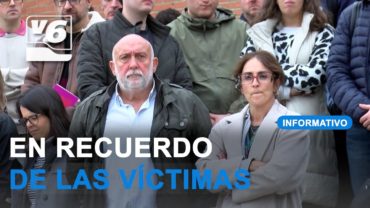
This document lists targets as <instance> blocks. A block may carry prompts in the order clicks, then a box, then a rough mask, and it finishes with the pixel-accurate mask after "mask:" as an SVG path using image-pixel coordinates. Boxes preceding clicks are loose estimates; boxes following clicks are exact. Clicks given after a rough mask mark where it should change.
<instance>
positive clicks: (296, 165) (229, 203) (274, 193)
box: [197, 101, 309, 208]
mask: <svg viewBox="0 0 370 208" xmlns="http://www.w3.org/2000/svg"><path fill="white" fill-rule="evenodd" d="M283 115H296V114H295V113H293V112H291V111H288V110H287V109H286V108H285V107H284V106H283V105H281V104H280V103H279V102H277V101H275V103H274V105H273V106H272V107H271V109H270V111H269V112H268V114H267V115H266V117H265V118H264V120H263V121H262V123H261V125H260V127H259V129H258V130H257V133H256V135H255V138H254V142H253V144H252V147H251V150H250V153H249V157H248V158H246V159H243V158H244V143H245V141H244V138H243V136H242V132H243V125H245V127H246V129H249V127H250V122H251V121H250V119H249V118H250V115H249V105H247V106H246V107H245V108H244V109H243V110H242V111H241V112H239V113H236V114H233V115H231V116H228V117H226V118H224V119H223V120H221V121H220V122H219V123H217V125H216V126H214V128H213V129H212V131H211V134H210V136H209V139H210V140H211V142H212V153H211V155H210V156H209V157H207V158H201V159H199V160H198V161H197V167H198V169H202V168H207V169H211V170H212V173H213V174H215V173H217V172H218V171H219V170H221V169H224V170H226V172H227V173H228V176H229V178H230V181H231V183H234V182H235V180H236V179H235V177H234V173H235V170H236V169H238V168H242V169H246V170H248V167H249V165H250V163H251V161H252V160H253V159H255V160H260V161H263V162H265V163H266V164H265V165H264V166H263V167H260V168H259V169H257V170H256V171H254V172H251V173H250V182H251V186H250V188H249V189H247V190H237V189H235V188H234V189H233V190H231V191H230V190H219V192H220V195H219V198H218V202H217V207H227V208H229V207H240V208H241V207H248V208H253V207H261V208H262V207H263V208H270V207H271V208H276V207H284V208H290V207H291V208H299V207H301V206H302V205H301V204H302V184H303V178H304V173H305V171H306V168H307V164H308V159H309V136H308V132H307V131H305V130H281V129H279V128H278V126H277V124H276V122H277V120H278V118H279V117H280V116H283ZM245 118H246V119H245ZM243 120H245V122H246V123H245V124H243ZM219 155H224V156H226V159H225V160H219V159H218V158H219ZM214 182H215V181H214V178H212V183H214Z"/></svg>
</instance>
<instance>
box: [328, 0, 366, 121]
mask: <svg viewBox="0 0 370 208" xmlns="http://www.w3.org/2000/svg"><path fill="white" fill-rule="evenodd" d="M351 15H352V6H350V7H348V8H347V9H346V10H344V12H343V13H342V15H341V17H340V19H339V22H338V26H337V30H336V33H335V36H334V40H333V42H332V46H331V47H332V48H331V50H330V55H329V59H328V64H327V73H328V87H329V91H330V94H331V95H332V96H333V99H334V102H335V103H336V104H337V105H338V106H339V108H340V109H342V111H343V112H344V113H345V114H346V115H349V116H351V117H352V118H353V119H354V121H357V122H358V120H359V118H360V117H361V116H362V115H364V113H365V111H364V110H362V109H361V108H359V106H358V105H359V104H360V103H363V104H370V66H369V62H370V59H369V57H370V51H369V50H370V21H369V20H370V5H369V2H368V1H363V5H362V7H361V10H360V13H359V14H358V19H357V20H356V24H355V28H354V30H353V34H351V32H350V31H351V29H350V22H351Z"/></svg>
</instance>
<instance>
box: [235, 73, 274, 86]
mask: <svg viewBox="0 0 370 208" xmlns="http://www.w3.org/2000/svg"><path fill="white" fill-rule="evenodd" d="M255 78H256V79H257V81H258V83H260V84H263V83H267V82H271V81H272V79H273V74H272V73H271V72H267V71H265V72H258V73H257V76H254V75H253V73H250V72H248V73H243V74H241V75H240V81H241V83H242V84H249V85H250V84H252V83H253V80H254V79H255Z"/></svg>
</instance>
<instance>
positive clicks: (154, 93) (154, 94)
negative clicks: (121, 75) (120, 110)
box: [113, 79, 157, 107]
mask: <svg viewBox="0 0 370 208" xmlns="http://www.w3.org/2000/svg"><path fill="white" fill-rule="evenodd" d="M118 90H119V84H118V82H117V84H116V89H115V92H114V95H113V99H115V101H116V102H117V103H118V105H119V106H120V107H122V106H125V105H127V104H126V103H125V102H124V101H123V100H122V98H121V97H120V96H119V92H118ZM156 94H157V93H156V89H155V81H154V79H153V87H152V89H151V90H150V93H149V96H148V98H147V100H152V99H153V97H155V96H156Z"/></svg>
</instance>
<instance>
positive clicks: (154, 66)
mask: <svg viewBox="0 0 370 208" xmlns="http://www.w3.org/2000/svg"><path fill="white" fill-rule="evenodd" d="M157 67H158V58H157V57H154V58H153V73H154V72H155V71H157Z"/></svg>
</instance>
